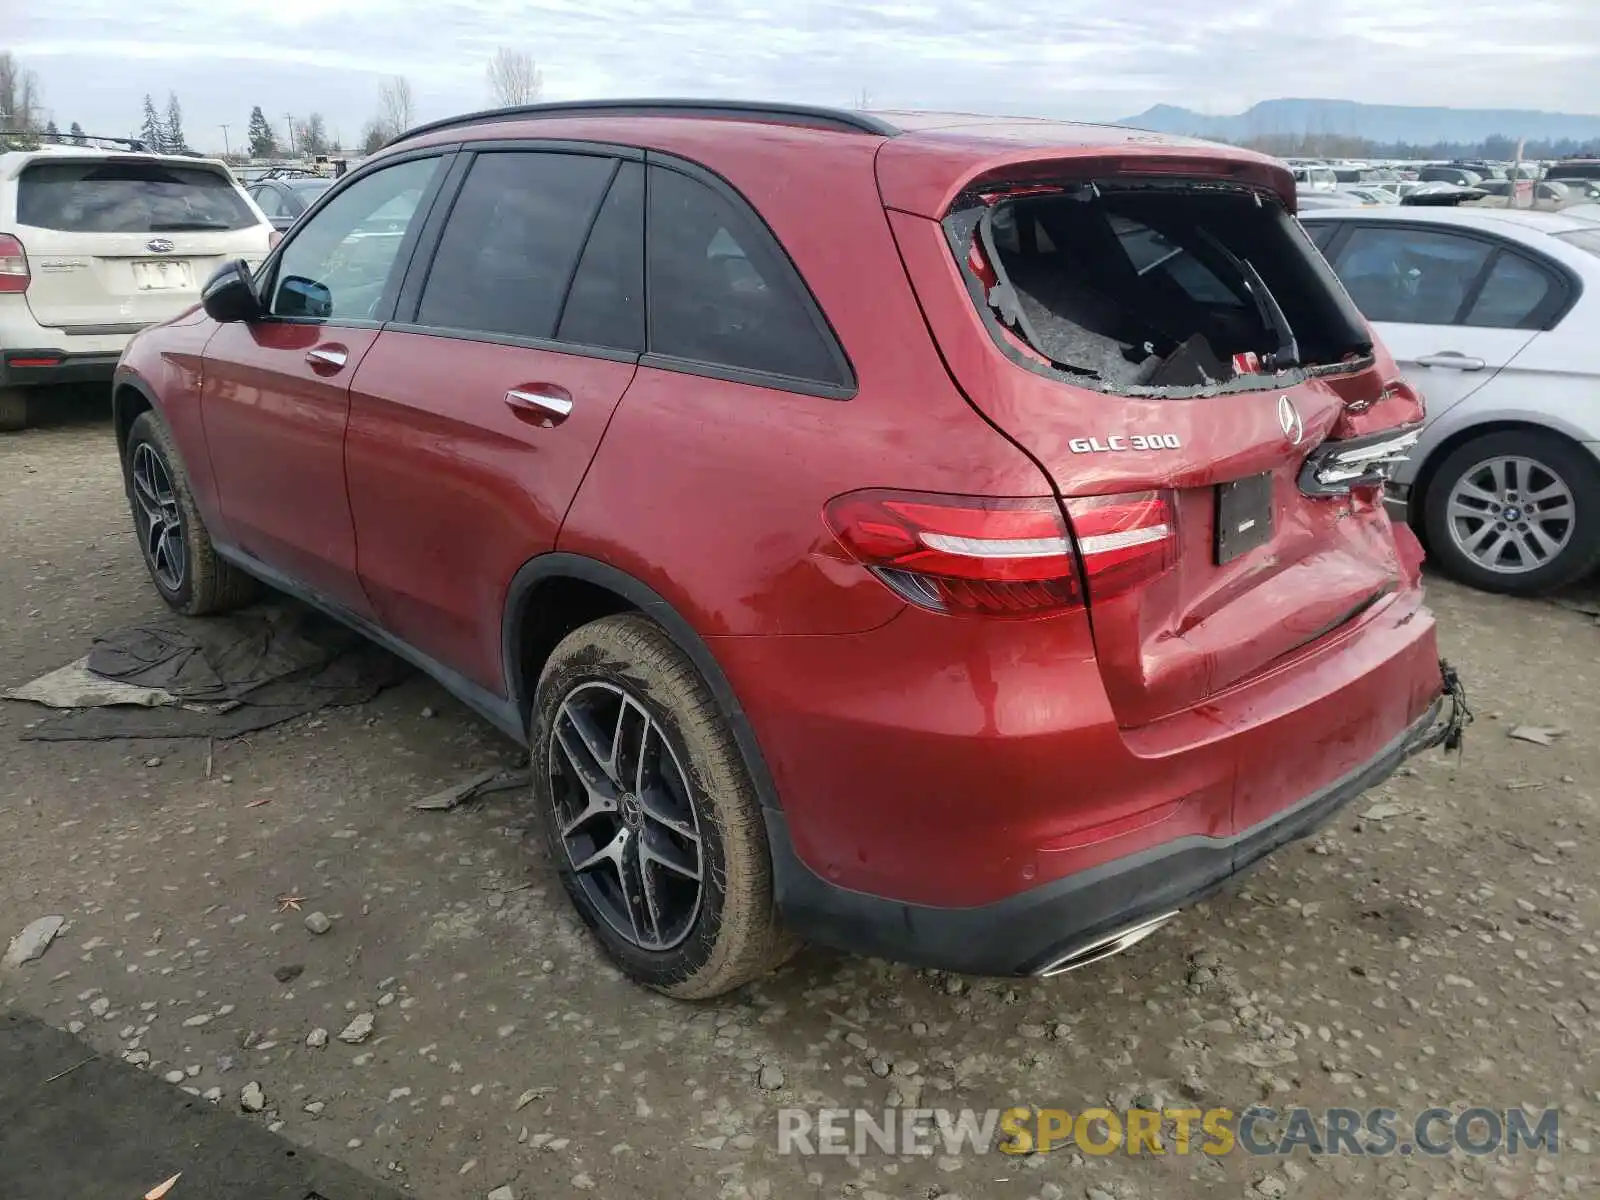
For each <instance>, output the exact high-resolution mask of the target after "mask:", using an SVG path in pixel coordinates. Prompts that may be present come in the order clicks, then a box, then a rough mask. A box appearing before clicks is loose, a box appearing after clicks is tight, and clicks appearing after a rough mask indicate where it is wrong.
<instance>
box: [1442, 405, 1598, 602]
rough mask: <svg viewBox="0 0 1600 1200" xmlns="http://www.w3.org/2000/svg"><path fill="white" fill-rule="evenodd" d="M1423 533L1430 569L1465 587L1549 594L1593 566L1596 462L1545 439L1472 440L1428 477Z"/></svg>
mask: <svg viewBox="0 0 1600 1200" xmlns="http://www.w3.org/2000/svg"><path fill="white" fill-rule="evenodd" d="M1480 513H1481V514H1482V515H1479V514H1480ZM1423 525H1424V531H1425V532H1426V534H1427V540H1428V550H1429V553H1430V554H1431V555H1432V557H1433V559H1434V561H1435V562H1437V563H1438V564H1439V567H1440V569H1441V570H1443V571H1444V572H1445V573H1446V574H1448V575H1451V576H1453V577H1454V578H1456V579H1459V580H1461V581H1462V582H1463V583H1468V584H1471V585H1472V586H1473V587H1477V588H1482V589H1483V590H1484V591H1488V592H1501V593H1504V594H1507V595H1519V596H1527V595H1536V594H1538V593H1540V592H1547V591H1550V590H1551V589H1553V588H1558V587H1561V586H1563V585H1565V584H1568V583H1572V582H1574V581H1575V580H1578V579H1581V578H1583V577H1584V576H1585V575H1587V574H1589V573H1590V572H1592V571H1593V570H1594V569H1595V568H1596V567H1597V566H1600V463H1597V462H1596V461H1595V459H1594V458H1593V456H1592V455H1590V454H1589V453H1588V452H1587V451H1585V450H1584V449H1583V448H1582V447H1580V446H1577V445H1575V444H1574V443H1572V442H1570V441H1568V440H1567V439H1566V438H1563V437H1560V436H1558V435H1556V434H1553V433H1541V432H1537V431H1534V430H1521V429H1517V430H1508V431H1506V432H1503V433H1490V434H1485V435H1483V436H1482V437H1476V438H1473V439H1472V440H1471V441H1469V442H1466V443H1465V444H1463V445H1461V446H1458V447H1456V449H1455V450H1453V451H1451V453H1450V454H1449V456H1448V457H1447V458H1445V460H1444V461H1443V462H1442V463H1440V464H1439V469H1438V470H1437V471H1435V472H1434V474H1433V477H1432V479H1431V480H1430V481H1429V483H1428V490H1427V493H1426V495H1424V497H1423Z"/></svg>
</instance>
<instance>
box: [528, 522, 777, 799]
mask: <svg viewBox="0 0 1600 1200" xmlns="http://www.w3.org/2000/svg"><path fill="white" fill-rule="evenodd" d="M554 579H576V580H580V581H582V582H584V583H590V584H594V585H596V586H597V587H602V588H605V589H607V590H608V591H611V592H614V593H615V594H616V595H618V596H620V597H621V598H622V599H624V600H626V601H628V603H630V604H632V605H633V606H634V607H635V608H637V609H638V610H639V611H640V612H642V613H644V615H645V616H647V617H649V618H650V619H651V620H652V621H654V622H655V623H656V624H657V625H659V626H661V628H662V629H663V630H665V631H666V634H667V636H668V637H670V638H671V639H672V641H673V644H674V645H676V646H677V647H678V649H680V650H682V651H683V652H684V653H685V654H686V655H688V656H689V661H690V662H692V663H693V664H694V665H695V669H696V670H698V671H699V672H700V675H701V677H702V678H703V679H704V680H705V681H706V685H707V686H708V687H709V688H710V689H711V695H712V698H713V699H715V700H716V702H717V708H718V710H719V711H720V712H721V713H722V716H723V719H724V720H726V721H727V722H728V727H729V728H730V729H732V730H733V737H734V741H735V742H736V743H737V744H738V747H739V753H740V754H741V755H742V756H743V758H744V765H745V769H746V770H747V771H749V773H750V781H751V783H752V784H753V785H754V787H755V789H756V795H757V796H758V797H759V798H760V800H761V806H762V808H764V809H781V808H782V804H781V803H780V802H779V800H778V789H777V787H776V786H775V785H774V784H773V781H772V774H771V772H770V771H768V770H767V763H766V758H765V757H764V756H763V755H762V753H761V747H760V744H759V743H758V742H757V740H756V735H755V730H754V729H753V728H752V727H751V725H750V719H749V717H748V716H747V715H746V713H745V711H744V706H743V705H742V704H740V703H739V697H738V696H737V695H736V694H735V692H734V690H733V685H732V684H731V683H730V682H729V681H728V677H727V675H726V674H725V673H724V672H723V670H722V665H721V664H720V663H718V662H717V659H716V656H715V655H714V654H712V653H711V647H710V646H709V645H708V644H707V643H706V641H705V639H704V638H702V637H701V636H700V634H699V633H698V632H697V631H696V630H695V628H694V626H693V625H691V624H690V623H689V621H688V619H687V618H686V617H684V615H683V614H682V613H680V612H679V611H678V610H677V609H676V608H674V607H673V606H672V604H671V603H670V602H669V601H667V600H666V599H665V598H664V597H663V596H662V595H661V594H660V593H659V592H657V591H656V590H655V589H654V588H652V587H650V586H649V585H648V584H646V583H643V582H642V581H640V580H638V579H636V578H634V577H633V576H632V575H630V574H628V573H627V572H626V571H622V570H619V569H618V568H616V567H613V566H611V565H610V564H608V563H604V562H601V561H600V560H599V559H595V558H590V557H588V556H587V555H583V554H572V553H570V552H567V551H563V550H555V551H551V552H550V553H548V554H541V555H539V556H538V557H537V558H533V559H529V560H528V561H527V562H526V563H524V564H523V565H522V566H521V568H519V569H518V571H517V573H516V574H515V575H513V576H512V578H511V585H510V587H509V588H508V589H507V591H506V603H505V610H504V616H503V618H502V621H501V641H500V649H501V662H502V664H503V670H504V672H505V681H506V695H507V697H508V699H509V700H510V702H511V704H512V705H513V706H514V708H515V710H516V712H517V714H518V716H519V717H520V719H521V721H522V724H523V728H524V729H526V730H527V732H528V733H529V735H531V734H532V732H533V729H532V725H533V690H534V686H535V685H536V684H537V680H525V679H523V677H522V665H521V664H522V653H523V649H524V643H523V636H524V631H525V630H526V628H527V619H526V618H527V616H528V611H529V608H528V606H529V603H530V601H531V600H532V597H533V592H534V590H535V589H536V588H537V587H538V586H539V585H540V584H542V583H546V582H548V581H550V580H554Z"/></svg>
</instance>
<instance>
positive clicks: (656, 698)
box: [532, 613, 798, 1000]
mask: <svg viewBox="0 0 1600 1200" xmlns="http://www.w3.org/2000/svg"><path fill="white" fill-rule="evenodd" d="M534 706H535V707H534V721H533V731H534V732H533V747H532V749H533V790H534V800H535V803H536V805H537V808H538V815H539V819H540V821H541V823H542V825H543V827H544V833H545V839H546V843H547V848H548V852H549V854H550V859H551V862H552V863H554V864H555V866H556V869H557V872H558V873H559V875H560V877H561V882H562V884H563V886H564V887H565V888H566V890H567V895H568V897H569V898H570V899H571V901H572V903H573V906H574V907H575V908H576V909H577V910H578V913H579V915H580V916H582V918H583V919H584V922H585V923H586V924H587V925H588V926H589V928H590V929H591V930H592V931H593V933H594V936H595V937H596V939H597V940H598V941H599V942H600V945H601V946H602V948H604V950H605V952H606V954H607V955H608V956H609V957H610V958H611V960H612V961H613V962H615V963H616V964H617V966H618V967H620V968H621V969H622V971H623V972H624V973H625V974H627V975H628V976H629V977H630V978H632V979H634V980H635V981H637V982H639V983H642V984H644V985H645V986H647V987H651V988H654V989H656V990H657V991H660V992H664V993H665V994H667V995H669V996H673V997H676V998H678V999H683V1000H703V999H709V998H711V997H714V996H720V995H723V994H724V993H727V992H730V991H732V990H733V989H734V988H737V987H739V986H741V985H742V984H745V983H748V982H750V981H751V980H752V979H755V978H757V977H759V976H761V975H763V974H765V973H766V972H767V971H769V970H772V969H773V968H775V967H777V966H778V965H780V964H781V963H782V962H783V961H784V960H785V959H787V958H788V957H789V956H790V955H792V954H793V952H794V951H795V949H797V948H798V943H797V942H796V941H794V940H793V939H792V938H790V937H789V936H788V935H787V934H786V933H785V932H784V931H783V929H782V927H781V926H780V924H779V920H778V914H777V911H776V907H775V905H774V902H773V893H772V860H771V855H770V853H769V850H768V847H767V838H766V828H765V825H764V823H763V819H762V815H761V805H760V802H759V801H758V800H757V798H756V794H755V788H754V787H753V786H752V784H751V782H750V777H749V773H748V772H747V771H746V769H745V765H744V760H743V757H742V756H741V755H740V753H739V748H738V745H737V744H736V743H735V741H734V738H733V734H732V732H731V731H730V730H729V728H728V725H727V722H726V721H725V720H724V719H723V717H722V714H721V712H720V711H719V710H718V708H717V704H716V701H715V700H714V699H713V698H712V695H711V690H710V688H708V687H707V686H706V683H705V680H704V679H702V678H701V676H700V673H699V672H698V671H697V670H696V669H695V667H694V664H693V663H691V662H690V661H689V659H688V658H687V657H686V656H685V655H684V653H683V652H682V651H681V650H680V649H679V648H678V647H677V645H676V644H675V643H674V642H673V641H672V639H671V638H670V637H668V636H667V634H666V633H665V632H664V631H663V630H662V629H661V627H660V626H658V625H656V624H655V623H654V622H653V621H650V620H649V619H647V618H645V617H643V616H641V615H638V614H633V613H628V614H623V615H619V616H613V617H605V618H603V619H601V620H598V621H594V622H592V623H591V624H588V625H585V626H583V627H581V628H579V629H577V630H576V631H574V632H573V633H571V634H569V635H567V637H566V638H565V639H563V640H562V642H561V644H560V645H558V646H557V647H556V649H555V651H554V653H552V654H551V656H550V659H549V661H548V662H547V663H546V664H545V667H544V670H543V672H542V673H541V674H540V677H539V684H538V689H537V691H536V693H535V697H534ZM595 747H597V748H598V749H597V750H596V749H593V748H595ZM634 747H637V749H634ZM641 851H643V854H642V856H641ZM608 853H610V854H613V855H614V857H609V858H608V857H606V855H607V854H608ZM630 856H631V857H630ZM669 860H670V862H671V864H672V865H671V866H670V867H669V866H668V865H666V864H668V862H669ZM585 863H588V864H590V865H587V866H584V864H585ZM580 867H581V868H582V869H581V870H580ZM691 868H697V870H695V872H694V873H695V874H696V875H697V878H694V879H691V878H690V872H691Z"/></svg>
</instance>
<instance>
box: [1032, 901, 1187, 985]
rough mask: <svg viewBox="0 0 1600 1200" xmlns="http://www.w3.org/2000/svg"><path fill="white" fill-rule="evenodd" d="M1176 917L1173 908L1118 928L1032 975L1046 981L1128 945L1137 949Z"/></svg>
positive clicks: (1068, 953)
mask: <svg viewBox="0 0 1600 1200" xmlns="http://www.w3.org/2000/svg"><path fill="white" fill-rule="evenodd" d="M1177 915H1178V913H1177V910H1176V909H1174V910H1173V911H1172V912H1168V913H1162V914H1161V915H1160V916H1159V917H1148V918H1146V919H1145V920H1143V921H1140V922H1139V923H1138V924H1137V925H1129V926H1128V927H1127V928H1126V929H1119V930H1117V932H1116V933H1111V934H1107V935H1106V936H1105V937H1102V938H1096V939H1095V940H1094V941H1092V942H1089V943H1087V944H1086V945H1082V946H1077V947H1074V948H1073V949H1071V950H1069V951H1067V952H1066V953H1065V954H1063V955H1062V956H1061V957H1060V958H1058V959H1055V960H1054V961H1053V962H1051V963H1050V965H1049V966H1047V967H1042V968H1040V969H1039V970H1038V971H1036V972H1034V974H1035V975H1037V976H1038V977H1039V978H1041V979H1048V978H1049V977H1050V976H1052V975H1065V974H1066V973H1067V972H1068V971H1076V970H1077V969H1078V968H1079V967H1087V966H1089V965H1090V964H1091V963H1097V962H1100V961H1101V960H1103V959H1107V958H1110V957H1111V956H1112V955H1113V954H1121V953H1122V952H1123V951H1124V950H1126V949H1128V948H1129V947H1130V946H1137V945H1138V944H1139V943H1140V942H1142V941H1144V940H1145V938H1147V937H1149V936H1150V935H1151V934H1152V933H1154V932H1155V931H1156V930H1158V929H1160V928H1161V927H1162V926H1163V925H1165V924H1166V923H1167V922H1168V921H1170V920H1172V918H1173V917H1175V916H1177Z"/></svg>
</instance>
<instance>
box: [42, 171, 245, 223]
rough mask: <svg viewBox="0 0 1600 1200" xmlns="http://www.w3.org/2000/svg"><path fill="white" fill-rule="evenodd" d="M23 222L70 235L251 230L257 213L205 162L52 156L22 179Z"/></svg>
mask: <svg viewBox="0 0 1600 1200" xmlns="http://www.w3.org/2000/svg"><path fill="white" fill-rule="evenodd" d="M17 221H18V223H19V224H22V225H31V226H33V227H35V228H37V229H59V230H64V231H67V232H70V233H164V232H176V231H179V230H189V229H195V230H209V229H248V228H250V227H251V226H252V225H255V224H256V223H257V221H258V218H257V217H256V215H255V214H254V213H252V212H251V211H250V206H249V205H248V204H247V203H246V202H245V199H244V196H243V195H242V194H241V193H240V192H239V189H238V188H237V187H235V186H234V184H233V182H232V180H230V179H228V178H227V177H226V176H224V175H222V174H221V173H219V172H217V171H213V170H208V169H207V168H205V167H186V166H176V165H170V164H167V163H142V162H115V161H111V162H51V163H39V164H37V165H35V166H31V167H29V168H27V169H26V170H25V171H23V173H22V177H21V179H20V180H19V181H18V184H17Z"/></svg>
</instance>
